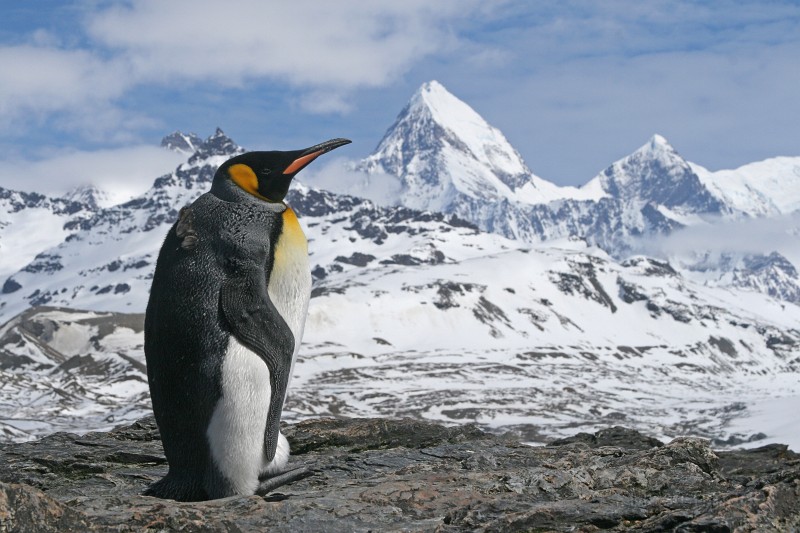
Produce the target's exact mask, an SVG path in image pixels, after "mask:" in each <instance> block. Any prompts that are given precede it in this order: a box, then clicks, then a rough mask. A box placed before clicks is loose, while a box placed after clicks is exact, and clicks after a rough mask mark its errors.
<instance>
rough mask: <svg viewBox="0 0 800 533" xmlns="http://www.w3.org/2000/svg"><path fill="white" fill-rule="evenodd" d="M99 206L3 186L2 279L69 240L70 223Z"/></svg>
mask: <svg viewBox="0 0 800 533" xmlns="http://www.w3.org/2000/svg"><path fill="white" fill-rule="evenodd" d="M96 207H97V206H96V204H95V205H92V204H90V203H87V202H85V201H82V200H81V199H80V198H74V197H73V198H48V197H46V196H44V195H42V194H38V193H33V192H22V191H12V190H10V189H4V188H2V187H0V280H6V279H7V278H8V276H9V275H10V274H12V273H14V272H16V271H17V270H19V269H20V268H22V267H24V266H25V265H27V264H28V263H29V262H30V261H31V260H32V259H33V258H34V257H35V256H36V254H37V253H38V252H39V251H41V250H46V249H48V248H50V247H51V246H56V245H57V244H59V243H60V242H62V241H63V240H64V239H66V238H67V237H68V236H69V235H71V234H72V233H73V232H72V230H71V229H70V228H68V227H67V226H68V225H69V224H70V223H72V222H76V221H79V220H82V219H84V218H87V217H89V216H91V214H92V213H93V211H94V210H95V209H96ZM0 286H2V281H0ZM0 291H2V289H0Z"/></svg>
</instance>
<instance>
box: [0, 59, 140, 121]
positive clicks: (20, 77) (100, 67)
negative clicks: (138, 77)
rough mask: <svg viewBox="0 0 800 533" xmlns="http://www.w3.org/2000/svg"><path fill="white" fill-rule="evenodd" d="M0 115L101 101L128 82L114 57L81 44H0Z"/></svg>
mask: <svg viewBox="0 0 800 533" xmlns="http://www.w3.org/2000/svg"><path fill="white" fill-rule="evenodd" d="M0 72H3V83H0V117H1V118H3V119H5V121H9V120H12V119H20V118H22V117H25V119H26V120H30V118H31V113H34V115H35V116H37V118H38V117H40V116H43V115H47V114H49V113H53V112H59V111H65V110H71V109H76V108H82V107H84V106H88V105H90V104H94V103H97V102H105V101H108V100H109V99H111V98H115V97H117V96H119V95H121V94H122V93H123V92H124V91H125V89H127V88H128V86H129V82H128V81H127V76H126V75H125V74H124V72H123V69H122V68H121V65H120V64H119V62H107V61H104V60H101V59H100V58H98V57H97V56H96V55H94V54H93V53H91V52H88V51H85V50H62V49H58V48H53V47H48V46H35V45H18V46H5V47H0Z"/></svg>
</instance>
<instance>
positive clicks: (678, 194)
mask: <svg viewBox="0 0 800 533" xmlns="http://www.w3.org/2000/svg"><path fill="white" fill-rule="evenodd" d="M595 181H599V183H600V185H601V187H602V189H603V190H604V191H605V192H606V193H608V194H609V195H610V196H612V197H614V198H619V199H621V200H624V201H637V202H645V203H648V202H653V203H655V204H658V205H663V206H665V207H667V208H670V209H671V208H678V209H679V210H688V211H691V212H693V213H719V212H720V211H721V210H723V209H724V206H723V204H721V203H720V202H719V201H718V200H717V199H716V198H714V196H713V195H712V194H711V193H710V192H709V191H708V190H707V189H706V188H705V186H704V185H703V184H702V183H701V181H700V178H698V176H697V174H695V173H694V171H693V170H692V168H691V166H690V165H689V163H688V162H687V161H686V160H685V159H683V157H681V156H680V154H678V152H677V151H676V150H675V148H673V147H672V145H671V144H669V142H668V141H667V139H665V138H664V137H662V136H661V135H658V134H655V135H653V136H652V137H651V138H650V140H649V141H647V143H646V144H644V145H643V146H641V147H640V148H639V149H638V150H636V151H635V152H633V153H632V154H630V155H629V156H626V157H623V158H622V159H620V160H619V161H616V162H615V163H614V164H612V165H611V166H610V167H608V168H607V169H605V170H604V171H603V172H601V173H600V174H599V175H598V176H597V177H596V178H594V180H592V182H595ZM592 182H590V183H592Z"/></svg>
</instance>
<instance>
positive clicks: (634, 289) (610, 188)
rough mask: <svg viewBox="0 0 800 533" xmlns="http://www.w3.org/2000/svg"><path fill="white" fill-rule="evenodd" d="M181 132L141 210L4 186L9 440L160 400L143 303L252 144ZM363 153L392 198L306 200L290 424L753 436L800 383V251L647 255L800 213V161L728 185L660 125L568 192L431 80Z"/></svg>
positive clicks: (295, 192)
mask: <svg viewBox="0 0 800 533" xmlns="http://www.w3.org/2000/svg"><path fill="white" fill-rule="evenodd" d="M312 141H314V140H312ZM162 146H164V147H165V148H167V149H172V150H176V151H178V152H180V153H185V154H186V156H187V160H186V162H184V163H183V164H181V165H180V166H179V167H177V168H176V169H175V171H174V172H172V173H170V174H167V175H164V176H161V177H159V178H157V179H156V180H155V181H154V183H153V186H152V187H151V188H150V189H149V190H148V191H147V192H145V193H144V194H142V195H140V196H138V197H136V198H134V199H132V200H130V201H128V202H125V203H123V204H120V205H114V206H103V204H102V202H99V201H97V198H98V197H99V196H97V194H98V193H97V192H96V191H92V190H84V191H76V192H75V193H73V194H71V195H70V199H67V198H61V199H49V198H46V197H44V196H41V195H37V194H33V193H22V192H16V191H5V190H0V204H2V205H0V207H3V208H4V209H3V210H2V211H0V217H5V218H0V251H2V250H3V249H4V247H5V249H6V250H7V249H9V248H8V247H11V249H12V250H13V251H14V253H13V254H10V255H9V254H3V253H0V275H2V277H0V284H1V285H2V287H1V288H0V291H1V292H2V294H0V323H3V322H4V321H9V322H7V323H6V324H5V325H3V326H2V327H0V374H2V375H1V376H0V378H2V380H3V383H6V384H7V385H6V386H5V387H4V389H3V391H4V392H2V393H0V402H2V405H3V406H4V413H6V414H5V415H4V416H5V418H4V419H3V420H0V423H2V424H4V425H3V426H2V427H3V428H5V429H4V430H3V431H4V432H5V435H6V437H7V438H14V439H21V438H27V437H29V436H32V435H40V434H43V433H46V432H49V431H52V430H56V429H71V430H79V429H89V428H98V429H99V428H102V427H110V426H112V425H114V423H115V422H117V421H120V420H129V419H131V418H134V417H136V416H139V415H141V414H144V413H145V412H146V411H147V410H148V409H149V407H148V405H147V397H146V385H145V381H144V379H143V376H144V367H143V365H144V360H143V354H142V350H141V344H142V339H141V320H142V316H141V313H143V311H144V308H145V304H146V301H147V297H148V291H149V288H150V280H151V278H152V272H153V268H154V263H155V258H156V256H157V253H158V250H159V248H160V246H161V242H162V240H163V238H164V235H165V234H166V232H167V230H168V228H169V227H170V226H171V225H172V224H173V223H174V221H175V220H176V219H177V215H178V210H179V209H180V208H181V207H182V206H184V205H186V204H187V203H190V202H191V201H193V200H194V199H195V198H197V197H198V196H199V195H200V194H202V193H204V192H206V191H207V190H208V188H209V186H210V182H211V179H212V177H213V175H214V172H215V170H216V168H217V167H218V166H219V165H220V164H221V163H222V162H223V161H225V160H226V159H228V158H229V157H231V156H233V155H236V154H239V153H242V152H243V149H242V148H241V147H239V146H237V145H236V143H234V142H233V141H232V140H231V139H230V138H228V137H227V136H226V135H225V134H224V133H223V132H222V131H221V130H217V131H216V132H215V133H214V134H213V135H212V136H210V137H209V138H207V139H205V140H201V139H199V138H198V137H197V136H196V135H194V134H183V133H180V132H176V133H173V134H171V135H169V136H168V137H166V138H165V139H164V141H163V142H162ZM789 159H791V158H789ZM754 165H755V166H754V167H753V168H761V167H758V164H754ZM354 166H355V167H357V168H359V169H360V171H359V172H356V173H351V174H352V176H351V177H352V179H351V180H350V182H349V183H346V180H345V184H344V185H345V186H346V187H345V188H346V190H347V191H348V192H350V193H358V192H359V191H363V193H364V194H363V196H372V197H373V199H374V200H377V201H370V200H369V199H367V198H363V197H360V195H359V194H341V192H334V191H327V190H321V189H318V188H315V187H313V186H306V185H303V184H302V183H300V182H297V183H295V184H294V185H293V187H292V190H291V191H290V195H289V196H288V197H287V201H288V203H290V204H291V205H292V206H293V208H294V209H295V210H296V212H297V213H298V214H299V215H300V217H301V219H300V220H301V224H302V225H303V226H304V228H305V230H306V234H307V236H308V238H309V250H310V256H311V257H310V259H311V267H312V276H313V279H314V285H313V293H312V301H311V305H310V308H309V320H308V325H307V327H306V337H305V341H304V345H303V348H302V349H301V356H300V360H299V361H298V363H297V365H296V367H295V376H294V380H293V386H292V390H291V394H290V398H289V401H288V403H287V405H286V413H285V416H286V417H287V418H290V419H299V418H303V417H309V416H319V415H321V414H324V415H331V416H339V415H350V416H353V415H391V416H399V415H408V416H417V417H423V418H428V419H434V420H441V421H445V422H463V421H476V422H478V423H480V424H482V425H483V426H485V427H488V428H492V429H496V430H504V429H511V430H515V431H518V432H519V433H522V434H524V435H526V437H527V438H528V439H530V440H531V441H544V440H547V439H549V438H552V437H554V436H559V435H564V434H567V433H574V431H575V427H576V426H580V427H582V428H585V429H586V430H591V429H594V428H600V427H603V426H607V425H609V424H619V423H622V424H625V425H630V426H633V427H637V428H639V429H643V430H646V431H648V432H649V433H651V434H653V435H654V436H657V437H661V438H664V437H670V436H675V435H678V434H685V433H692V434H697V435H703V436H708V437H710V438H718V439H720V440H721V441H726V442H729V443H731V442H732V443H735V442H740V441H747V440H749V439H751V438H754V437H753V435H754V434H757V433H758V429H757V428H756V427H755V426H752V428H751V430H749V431H750V432H749V433H748V432H746V431H744V432H743V430H742V429H741V428H742V425H741V424H739V425H738V426H735V427H737V428H738V429H736V430H735V431H734V430H733V429H731V428H733V427H734V425H732V424H733V422H736V421H739V422H741V420H743V418H742V417H744V416H745V415H746V414H747V404H748V403H749V402H755V401H758V400H761V399H765V398H768V397H770V396H776V395H777V396H780V397H791V396H800V386H798V380H797V373H798V372H799V371H800V329H799V328H798V324H800V307H798V305H796V304H793V303H791V302H800V279H799V278H798V273H797V269H796V267H795V266H794V265H793V264H792V261H793V260H794V258H793V256H791V255H781V254H779V253H771V252H767V253H764V254H755V253H744V254H734V253H722V254H720V253H717V254H711V253H705V252H704V251H703V249H701V248H698V249H696V250H693V254H694V255H693V256H692V257H691V258H690V259H691V261H689V260H687V261H683V260H675V261H672V260H669V261H668V260H664V259H654V258H652V257H646V256H642V255H633V256H632V251H633V250H635V249H636V248H635V247H634V246H632V242H634V241H635V240H636V239H640V238H641V237H653V236H658V235H661V236H667V235H677V234H676V233H675V232H676V230H679V229H681V228H686V227H704V225H709V224H710V222H709V221H708V220H709V219H711V218H714V217H716V218H718V219H721V220H726V219H737V218H742V217H744V218H748V217H753V216H772V215H773V214H785V213H787V212H791V209H793V208H792V205H794V204H793V203H792V202H793V200H792V199H791V198H792V196H791V194H793V193H792V191H794V184H795V182H794V181H791V182H787V183H784V181H785V179H788V178H785V177H784V176H786V173H787V172H793V170H792V168H793V167H792V166H791V165H790V164H788V163H786V164H784V163H781V164H780V165H778V166H779V167H780V168H778V170H775V171H774V172H773V171H770V173H768V174H769V176H771V177H770V179H763V180H761V181H759V185H758V186H756V185H753V186H752V187H750V188H748V187H745V186H743V185H742V186H740V187H738V189H735V188H728V189H726V188H725V186H724V184H723V181H724V180H723V177H724V176H725V174H724V172H725V171H720V172H719V173H710V172H708V171H705V170H704V169H702V168H701V167H698V166H696V165H693V164H691V163H688V162H687V161H685V160H684V159H683V158H681V157H680V155H679V154H678V153H677V151H676V150H675V149H674V148H672V147H671V146H670V145H669V143H668V142H667V141H666V140H665V139H663V138H662V137H660V136H655V137H654V138H653V139H651V141H650V142H648V143H647V144H646V145H645V146H643V147H642V148H640V149H639V150H637V151H635V152H634V153H633V154H631V155H630V156H628V157H626V158H623V159H621V160H620V161H617V162H615V163H613V164H612V165H610V166H609V167H608V169H606V170H605V171H603V172H601V173H600V174H599V175H598V176H597V177H595V178H594V179H593V180H590V181H589V182H588V183H587V185H586V186H584V187H583V188H581V189H575V188H560V187H557V186H556V185H554V184H552V183H549V182H547V181H546V180H543V179H541V178H539V177H537V176H535V175H534V174H533V173H531V171H530V170H529V169H528V167H527V166H526V164H525V163H524V162H523V161H522V159H521V157H520V156H519V154H518V153H517V152H516V150H514V149H513V147H511V145H510V144H509V143H508V141H507V140H506V139H505V137H504V136H503V135H502V133H500V132H499V130H497V129H496V128H493V127H492V126H490V125H489V124H488V123H486V121H484V120H483V119H482V118H481V117H480V116H479V115H478V114H477V113H476V112H475V111H474V110H472V109H471V108H470V107H469V106H467V105H466V104H465V103H463V102H461V101H460V100H458V99H457V98H455V97H454V96H453V95H451V94H450V93H449V92H447V91H446V89H444V87H442V86H441V84H438V83H436V82H430V83H427V84H425V85H423V86H422V88H421V89H420V90H419V91H418V92H417V93H416V94H415V95H414V97H413V98H412V100H411V102H409V104H408V106H406V108H405V109H404V110H403V111H402V112H401V114H400V116H399V117H398V119H397V121H396V122H395V124H394V125H393V126H392V127H391V128H390V129H389V130H388V131H387V134H386V136H385V137H384V139H383V140H382V141H381V142H380V144H379V145H378V148H377V149H376V151H375V153H373V154H372V155H371V156H369V157H368V158H366V159H365V160H363V161H361V162H360V163H358V164H356V165H354ZM743 168H745V167H743ZM764 168H766V167H764ZM776 168H777V167H776ZM309 170H311V169H309ZM751 170H752V169H751ZM305 172H306V171H304V173H305ZM759 172H761V171H759ZM764 172H766V171H764ZM756 174H758V176H763V175H766V174H763V173H762V174H759V173H758V172H755V171H748V172H744V171H742V172H739V173H738V174H737V176H740V177H739V178H737V179H739V180H741V183H744V184H748V183H749V182H748V180H749V179H750V177H752V176H755V175H756ZM309 176H311V177H313V173H310V174H309ZM304 178H305V176H304V174H301V175H300V179H301V180H303V179H304ZM309 181H310V183H311V184H312V185H313V184H314V183H315V180H314V179H311V180H309ZM333 181H334V182H337V183H341V180H333ZM715 183H717V184H719V185H718V186H715V185H714V184H715ZM748 186H749V185H748ZM751 190H752V191H756V192H757V193H758V194H757V195H755V196H752V201H750V200H748V199H747V198H748V197H747V194H749V192H748V191H751ZM720 191H723V192H724V193H725V194H727V196H725V194H722V193H721V192H720ZM734 191H738V192H736V194H733V192H734ZM388 192H391V194H387V193H388ZM781 195H783V196H781ZM734 197H735V198H734ZM778 197H780V198H778ZM732 198H734V200H735V201H734V200H732ZM767 200H769V201H767ZM759 202H761V203H759ZM765 206H766V207H765ZM420 208H424V209H420ZM426 209H427V210H426ZM798 236H800V234H798ZM3 269H5V270H3ZM42 306H45V307H42ZM37 412H40V413H47V418H46V419H39V420H34V421H32V420H31V418H33V417H35V413H37ZM770 437H773V435H770ZM729 438H730V439H731V440H728V439H729ZM759 438H760V437H759ZM761 442H766V441H764V440H763V439H762V440H761Z"/></svg>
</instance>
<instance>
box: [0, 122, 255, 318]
mask: <svg viewBox="0 0 800 533" xmlns="http://www.w3.org/2000/svg"><path fill="white" fill-rule="evenodd" d="M242 151H243V150H242V149H241V148H239V147H238V146H236V144H235V143H233V141H231V140H230V139H229V138H228V137H227V136H226V135H225V134H224V133H223V132H222V131H221V130H217V131H216V133H215V134H214V135H212V136H210V137H209V138H208V139H206V140H205V141H204V142H202V143H201V144H200V146H199V147H198V149H197V151H195V152H194V153H193V154H192V155H191V156H190V157H189V158H188V160H187V161H186V163H184V164H182V165H180V166H179V167H178V168H177V169H176V170H175V171H174V172H172V173H171V174H168V175H165V176H162V177H160V178H158V179H156V180H155V182H154V184H153V186H152V187H151V188H150V189H149V190H148V191H147V192H145V193H144V194H143V195H141V196H139V197H137V198H134V199H132V200H130V201H128V202H125V203H123V204H119V205H116V206H112V207H109V208H105V209H99V210H97V211H94V212H93V213H92V214H91V215H90V216H83V217H73V218H70V219H68V220H64V219H62V220H59V221H58V223H60V224H62V228H61V231H60V233H59V235H58V236H59V237H60V240H59V241H58V244H56V245H52V247H49V248H44V250H43V251H40V252H39V253H38V254H36V255H35V257H33V258H31V259H32V260H30V259H29V262H28V263H27V265H24V267H23V268H21V269H20V270H18V271H17V272H15V273H14V274H13V275H11V276H10V277H8V278H7V279H6V281H5V283H4V285H3V288H2V293H3V299H2V301H0V321H2V320H7V319H8V318H10V317H11V316H13V315H15V314H17V313H19V312H21V311H23V310H25V309H26V308H28V307H29V306H40V305H59V306H67V307H73V308H76V307H77V308H86V309H100V310H114V311H131V310H135V311H137V312H142V311H143V310H144V307H143V302H146V301H147V294H148V290H149V285H150V281H149V280H150V278H151V276H152V270H153V267H154V265H155V259H156V257H157V255H158V249H159V248H160V246H161V241H162V240H163V238H164V235H166V231H167V229H168V228H169V227H170V226H171V225H172V224H173V222H174V221H175V219H176V217H177V213H178V210H179V209H180V208H181V207H183V206H184V205H186V204H187V203H189V202H191V201H193V200H194V199H195V198H197V197H198V196H200V195H201V194H202V193H204V192H206V190H207V189H208V187H209V185H210V183H211V180H212V178H213V177H214V173H215V172H216V169H217V167H218V166H219V165H220V164H222V162H224V161H225V160H226V159H228V158H230V157H231V156H233V155H236V154H238V153H241V152H242ZM74 205H75V206H83V204H77V203H76V204H74ZM54 224H55V223H54ZM16 231H19V229H16ZM53 240H55V239H53ZM18 268H19V267H18ZM126 295H127V296H126Z"/></svg>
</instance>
